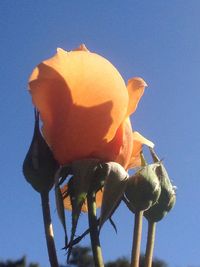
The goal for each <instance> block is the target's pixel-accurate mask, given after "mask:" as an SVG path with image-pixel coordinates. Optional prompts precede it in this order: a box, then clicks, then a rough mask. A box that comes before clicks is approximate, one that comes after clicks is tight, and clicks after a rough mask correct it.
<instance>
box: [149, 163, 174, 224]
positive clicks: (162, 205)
mask: <svg viewBox="0 0 200 267" xmlns="http://www.w3.org/2000/svg"><path fill="white" fill-rule="evenodd" d="M156 173H157V175H158V177H159V180H160V185H161V194H160V197H159V199H158V202H157V203H156V204H155V205H154V206H153V207H151V208H150V209H149V210H147V211H145V213H144V216H145V217H146V219H147V220H148V221H152V222H158V221H160V220H162V218H163V217H164V216H166V215H167V213H168V212H169V211H170V210H171V209H172V208H173V206H174V205H175V202H176V194H175V187H173V186H172V184H171V181H170V179H169V176H168V174H167V171H166V169H165V167H164V166H163V164H162V163H161V164H160V165H159V166H158V167H157V168H156Z"/></svg>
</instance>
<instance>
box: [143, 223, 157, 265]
mask: <svg viewBox="0 0 200 267" xmlns="http://www.w3.org/2000/svg"><path fill="white" fill-rule="evenodd" d="M155 232H156V223H155V222H150V221H149V222H148V236H147V245H146V253H145V267H151V266H152V259H153V250H154V242H155Z"/></svg>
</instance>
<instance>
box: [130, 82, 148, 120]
mask: <svg viewBox="0 0 200 267" xmlns="http://www.w3.org/2000/svg"><path fill="white" fill-rule="evenodd" d="M146 86H147V84H146V82H145V81H144V80H143V79H142V78H139V77H135V78H132V79H130V80H129V81H128V84H127V89H128V93H129V105H128V111H127V116H129V115H130V114H132V113H133V112H135V110H136V108H137V105H138V103H139V101H140V98H141V97H142V95H143V93H144V89H145V87H146Z"/></svg>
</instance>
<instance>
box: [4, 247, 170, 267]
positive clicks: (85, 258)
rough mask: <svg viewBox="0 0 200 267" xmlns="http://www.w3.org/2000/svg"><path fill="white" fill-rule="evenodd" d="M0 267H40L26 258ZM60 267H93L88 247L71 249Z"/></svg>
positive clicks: (113, 264) (122, 262)
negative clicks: (66, 262) (69, 255)
mask: <svg viewBox="0 0 200 267" xmlns="http://www.w3.org/2000/svg"><path fill="white" fill-rule="evenodd" d="M129 266H130V262H129V260H128V259H127V258H126V257H121V258H118V259H116V260H115V261H110V262H107V263H105V267H129ZM0 267H40V265H39V264H36V263H30V264H27V263H26V257H23V258H22V259H20V260H18V261H11V260H8V261H6V262H0ZM60 267H94V262H93V257H92V254H91V249H90V248H89V247H80V246H76V247H74V248H73V249H72V253H71V257H70V259H69V264H67V265H60ZM140 267H144V255H141V257H140ZM152 267H168V265H167V264H166V263H165V262H164V261H162V260H159V259H154V260H153V265H152Z"/></svg>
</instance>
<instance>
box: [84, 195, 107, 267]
mask: <svg viewBox="0 0 200 267" xmlns="http://www.w3.org/2000/svg"><path fill="white" fill-rule="evenodd" d="M87 203H88V221H89V227H90V239H91V245H92V252H93V257H94V264H95V267H103V266H104V263H103V257H102V252H101V245H100V241H99V231H98V221H97V217H96V193H95V192H89V193H88V196H87Z"/></svg>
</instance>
